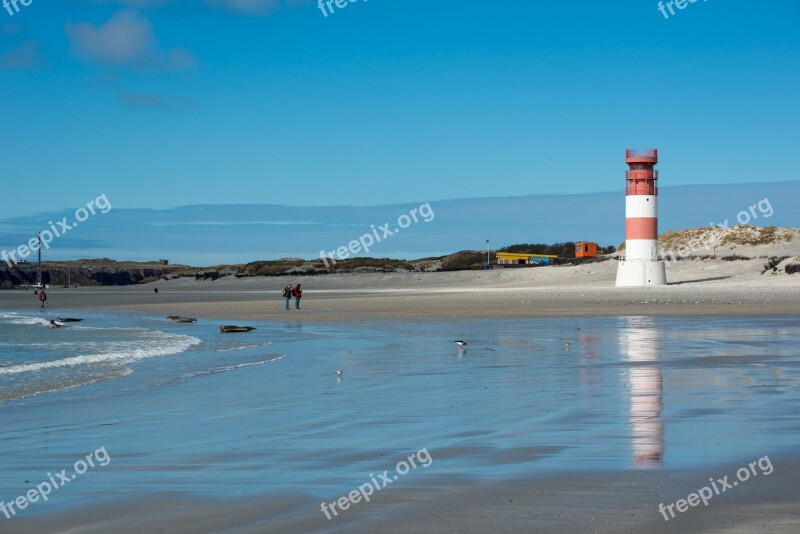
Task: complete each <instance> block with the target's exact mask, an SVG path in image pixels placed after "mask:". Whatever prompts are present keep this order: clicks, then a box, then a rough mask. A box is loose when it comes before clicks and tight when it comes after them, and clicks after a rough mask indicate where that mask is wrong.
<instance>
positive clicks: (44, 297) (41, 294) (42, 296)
mask: <svg viewBox="0 0 800 534" xmlns="http://www.w3.org/2000/svg"><path fill="white" fill-rule="evenodd" d="M39 302H41V303H42V308H44V305H45V303H46V302H47V294H45V292H44V289H42V290H41V291H39Z"/></svg>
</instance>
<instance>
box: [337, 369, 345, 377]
mask: <svg viewBox="0 0 800 534" xmlns="http://www.w3.org/2000/svg"><path fill="white" fill-rule="evenodd" d="M343 374H344V372H343V371H342V370H341V369H337V370H336V376H342V375H343Z"/></svg>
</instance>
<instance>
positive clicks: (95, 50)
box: [65, 0, 197, 70]
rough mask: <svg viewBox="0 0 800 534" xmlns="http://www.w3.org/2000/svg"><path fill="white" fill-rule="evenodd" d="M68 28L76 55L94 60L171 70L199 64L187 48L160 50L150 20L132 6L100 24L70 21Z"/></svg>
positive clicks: (102, 62)
mask: <svg viewBox="0 0 800 534" xmlns="http://www.w3.org/2000/svg"><path fill="white" fill-rule="evenodd" d="M140 1H145V0H140ZM65 31H66V34H67V37H68V38H69V40H70V43H71V45H72V49H73V52H74V53H75V55H76V56H77V57H79V58H80V59H82V60H84V61H88V62H91V63H98V64H103V65H112V66H138V67H149V68H164V69H169V70H180V69H187V68H191V67H194V66H195V65H196V64H197V59H196V58H195V57H194V56H193V55H192V53H191V52H189V50H187V49H186V48H183V47H178V48H173V49H170V50H167V51H161V50H160V49H159V47H158V41H157V40H156V37H155V33H154V32H153V25H152V24H151V23H150V21H149V20H147V19H146V18H145V17H143V16H142V15H141V14H139V13H137V12H135V11H132V10H129V9H125V10H122V11H118V12H117V13H115V14H114V15H113V16H112V17H111V19H109V20H108V21H107V22H106V23H105V24H100V25H98V26H95V25H94V24H92V23H90V22H80V23H77V24H73V23H72V22H67V24H66V28H65Z"/></svg>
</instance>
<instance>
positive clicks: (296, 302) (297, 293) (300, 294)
mask: <svg viewBox="0 0 800 534" xmlns="http://www.w3.org/2000/svg"><path fill="white" fill-rule="evenodd" d="M301 298H303V290H302V289H300V284H297V285H296V286H294V309H295V310H299V309H300V299H301Z"/></svg>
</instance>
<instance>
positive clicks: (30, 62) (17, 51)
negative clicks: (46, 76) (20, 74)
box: [0, 41, 44, 69]
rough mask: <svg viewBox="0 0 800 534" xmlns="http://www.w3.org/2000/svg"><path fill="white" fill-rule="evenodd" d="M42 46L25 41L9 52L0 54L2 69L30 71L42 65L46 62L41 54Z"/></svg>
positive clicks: (0, 66) (0, 67) (35, 42)
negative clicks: (29, 69)
mask: <svg viewBox="0 0 800 534" xmlns="http://www.w3.org/2000/svg"><path fill="white" fill-rule="evenodd" d="M39 48H41V44H40V43H38V42H37V41H25V42H24V43H22V44H21V45H20V46H18V47H16V48H12V49H11V50H9V51H8V52H5V53H0V69H28V68H32V67H36V66H37V65H40V64H41V63H42V62H43V61H44V60H43V58H42V54H41V52H39Z"/></svg>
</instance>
